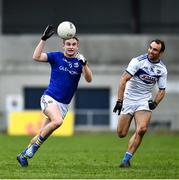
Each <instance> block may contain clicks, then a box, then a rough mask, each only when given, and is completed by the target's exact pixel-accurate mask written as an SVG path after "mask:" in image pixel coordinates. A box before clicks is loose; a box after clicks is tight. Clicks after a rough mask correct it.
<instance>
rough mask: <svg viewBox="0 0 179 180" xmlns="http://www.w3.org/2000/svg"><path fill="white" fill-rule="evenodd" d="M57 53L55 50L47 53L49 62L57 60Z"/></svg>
mask: <svg viewBox="0 0 179 180" xmlns="http://www.w3.org/2000/svg"><path fill="white" fill-rule="evenodd" d="M54 57H55V53H54V52H48V53H47V58H48V62H49V63H50V64H53V63H54V62H55V58H54Z"/></svg>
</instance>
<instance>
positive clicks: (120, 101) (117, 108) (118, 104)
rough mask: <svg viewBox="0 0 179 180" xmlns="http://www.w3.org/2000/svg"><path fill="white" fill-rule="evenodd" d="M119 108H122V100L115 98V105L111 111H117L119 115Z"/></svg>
mask: <svg viewBox="0 0 179 180" xmlns="http://www.w3.org/2000/svg"><path fill="white" fill-rule="evenodd" d="M121 109H122V100H117V101H116V105H115V106H114V109H113V112H115V113H116V112H117V111H118V115H120V113H121Z"/></svg>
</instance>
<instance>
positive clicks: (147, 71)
mask: <svg viewBox="0 0 179 180" xmlns="http://www.w3.org/2000/svg"><path fill="white" fill-rule="evenodd" d="M126 71H127V72H128V73H129V74H130V75H132V76H133V77H132V78H131V79H130V80H129V81H128V82H127V84H126V88H125V92H124V99H125V100H127V99H128V100H132V101H144V100H147V101H148V100H149V99H151V97H152V89H153V87H154V85H155V84H156V83H157V85H158V88H159V89H165V88H166V81H167V69H166V67H165V65H164V64H163V63H162V62H161V60H159V61H158V62H156V63H154V62H151V61H150V60H149V59H148V55H147V54H144V55H141V56H138V57H136V58H133V59H132V60H131V61H130V63H129V65H128V67H127V69H126Z"/></svg>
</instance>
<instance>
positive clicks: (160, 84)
mask: <svg viewBox="0 0 179 180" xmlns="http://www.w3.org/2000/svg"><path fill="white" fill-rule="evenodd" d="M157 84H158V88H159V89H165V88H166V86H167V71H165V72H164V73H163V75H162V76H161V77H160V78H159V79H158V82H157Z"/></svg>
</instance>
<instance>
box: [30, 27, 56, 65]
mask: <svg viewBox="0 0 179 180" xmlns="http://www.w3.org/2000/svg"><path fill="white" fill-rule="evenodd" d="M54 32H55V31H54V28H53V26H52V25H48V26H47V27H46V29H45V31H44V33H43V35H42V37H41V40H40V42H39V44H38V45H37V47H36V48H35V51H34V54H33V56H32V58H33V59H34V60H36V61H42V62H46V61H47V54H46V53H43V50H44V46H45V41H46V40H47V39H48V38H50V37H51V36H52V35H53V34H54Z"/></svg>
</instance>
